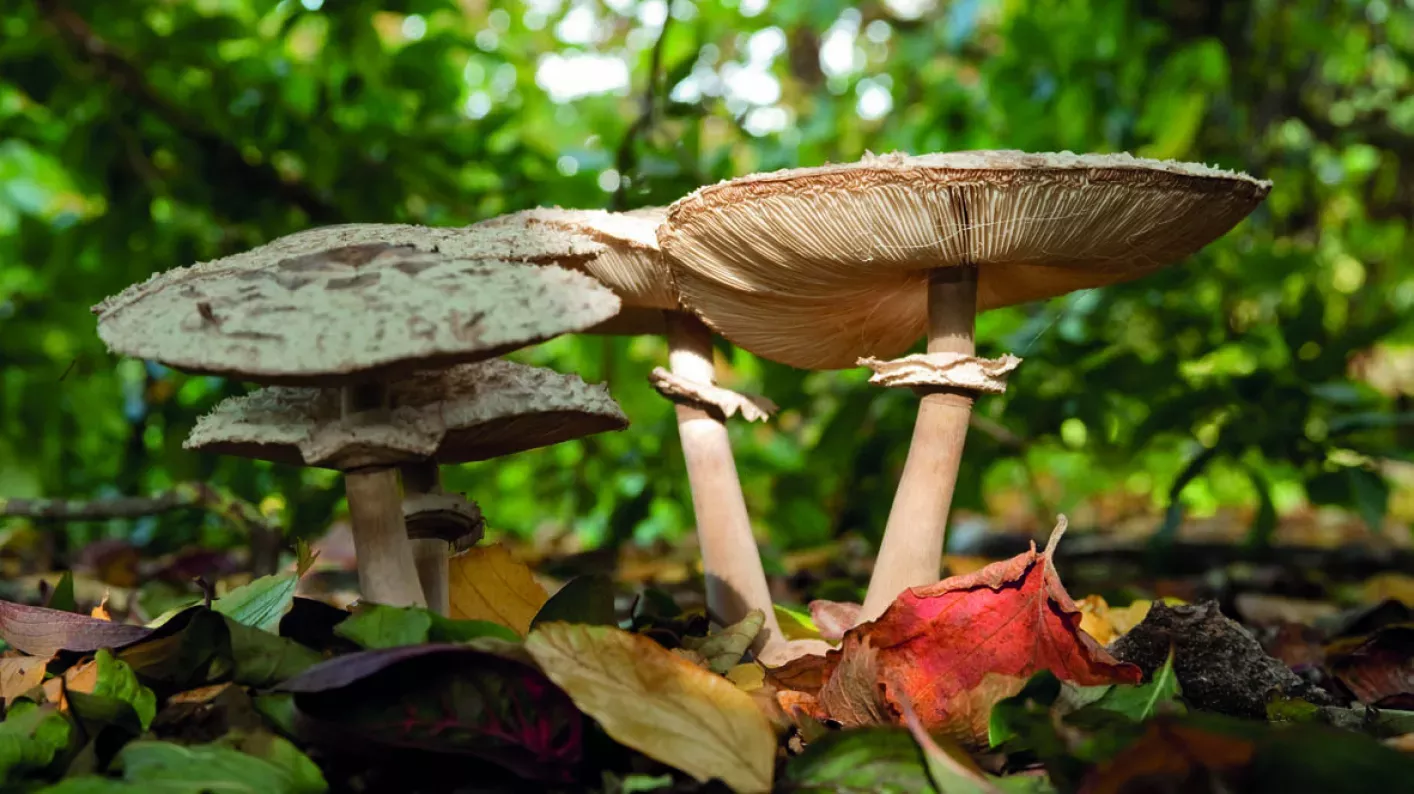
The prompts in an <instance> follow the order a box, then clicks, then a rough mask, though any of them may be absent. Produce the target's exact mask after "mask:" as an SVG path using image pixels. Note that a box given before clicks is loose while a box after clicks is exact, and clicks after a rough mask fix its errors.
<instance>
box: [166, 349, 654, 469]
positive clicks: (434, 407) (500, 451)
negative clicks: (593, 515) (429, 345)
mask: <svg viewBox="0 0 1414 794" xmlns="http://www.w3.org/2000/svg"><path fill="white" fill-rule="evenodd" d="M388 394H389V400H390V404H391V406H392V410H391V413H390V415H389V418H388V419H387V421H386V422H384V423H381V424H369V423H368V422H367V421H366V420H365V419H364V418H363V417H359V416H354V417H350V418H349V419H347V420H346V419H344V418H342V417H341V413H340V397H339V392H338V390H336V389H318V388H308V387H294V386H270V387H266V388H263V389H257V390H256V391H253V392H251V393H250V394H245V395H241V396H239V397H231V398H228V399H226V400H223V401H222V402H221V403H220V404H218V405H217V406H216V408H215V410H213V411H212V412H211V413H209V414H207V415H206V416H203V417H202V418H201V419H200V421H198V422H197V424H196V427H195V428H193V430H192V432H191V435H190V436H188V437H187V440H186V442H185V443H184V444H183V446H184V447H185V448H186V449H197V450H201V451H204V452H215V453H218V454H222V455H236V456H239V457H246V458H256V459H258V460H269V461H275V462H277V463H290V464H294V465H305V466H317V467H321V468H329V469H339V470H348V469H353V468H358V467H361V466H374V465H397V464H401V463H411V462H415V461H422V460H427V459H432V460H434V461H436V462H437V463H442V464H449V463H466V462H469V461H477V460H489V459H491V458H499V457H501V456H503V455H511V454H514V453H516V452H522V451H524V450H528V449H536V448H538V447H544V446H550V445H552V444H559V443H560V442H563V441H570V440H572V439H576V438H581V437H583V436H588V435H593V434H595V433H602V432H605V431H608V430H622V429H623V428H625V427H627V426H628V418H627V417H625V416H624V413H623V411H622V410H620V409H619V406H618V403H616V402H614V399H613V398H612V397H610V396H609V390H608V389H607V388H606V387H604V386H602V385H590V384H586V383H585V382H584V381H583V380H581V379H580V378H579V376H577V375H564V374H561V373H558V372H555V371H553V370H548V369H544V368H541V367H532V366H527V365H525V364H517V363H514V362H511V361H506V360H504V359H491V360H489V361H481V362H476V363H472V364H459V365H456V366H453V367H450V368H448V369H445V370H438V371H428V372H418V373H416V374H414V375H412V376H411V377H409V378H407V379H405V380H400V381H396V382H394V383H391V384H389V385H388Z"/></svg>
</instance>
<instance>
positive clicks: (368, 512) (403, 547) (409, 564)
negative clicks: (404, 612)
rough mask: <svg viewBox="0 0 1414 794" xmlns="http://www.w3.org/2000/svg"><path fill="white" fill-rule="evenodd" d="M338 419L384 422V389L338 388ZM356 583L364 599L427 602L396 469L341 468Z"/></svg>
mask: <svg viewBox="0 0 1414 794" xmlns="http://www.w3.org/2000/svg"><path fill="white" fill-rule="evenodd" d="M342 397H343V417H344V418H345V419H348V418H351V417H354V416H358V417H360V419H363V420H367V421H370V422H377V421H384V420H385V419H386V416H387V413H388V392H387V390H386V389H385V388H384V387H383V386H382V385H381V384H377V383H372V384H358V385H351V386H345V387H344V388H343V394H342ZM344 490H345V492H346V493H347V495H348V499H349V523H350V524H351V525H352V530H353V540H354V552H355V553H356V554H357V556H358V586H359V591H360V592H361V593H362V596H363V598H364V599H366V600H368V601H372V602H374V603H378V604H387V605H389V606H419V607H421V606H427V602H426V600H425V599H424V598H423V596H422V586H421V585H420V584H419V583H418V579H417V565H416V563H415V562H414V560H413V556H412V544H411V542H409V541H408V535H407V526H406V524H404V522H403V505H402V501H403V498H402V493H401V490H400V489H399V487H398V473H397V470H395V469H393V468H390V467H387V466H370V467H367V468H360V469H353V470H351V471H346V472H344Z"/></svg>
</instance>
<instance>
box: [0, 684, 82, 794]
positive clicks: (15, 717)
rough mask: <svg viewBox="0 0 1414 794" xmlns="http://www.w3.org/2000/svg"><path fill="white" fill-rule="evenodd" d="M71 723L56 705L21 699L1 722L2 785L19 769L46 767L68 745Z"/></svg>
mask: <svg viewBox="0 0 1414 794" xmlns="http://www.w3.org/2000/svg"><path fill="white" fill-rule="evenodd" d="M71 729H72V725H71V724H70V723H69V721H68V720H67V719H65V718H64V715H62V714H60V713H59V711H58V709H56V708H55V707H54V706H48V705H39V704H37V703H30V702H29V701H23V700H22V701H20V702H18V703H16V704H15V705H14V707H12V708H11V709H10V710H9V711H8V712H7V713H6V714H5V719H4V721H3V722H0V784H4V783H12V782H16V781H12V780H11V779H10V776H11V774H12V773H14V772H17V771H27V770H37V769H44V768H45V767H48V766H49V765H50V764H52V763H53V762H54V756H55V754H56V753H58V752H59V750H62V749H63V748H64V747H66V746H67V745H68V744H69V734H70V731H71Z"/></svg>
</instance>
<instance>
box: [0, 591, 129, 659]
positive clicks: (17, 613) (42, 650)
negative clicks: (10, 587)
mask: <svg viewBox="0 0 1414 794" xmlns="http://www.w3.org/2000/svg"><path fill="white" fill-rule="evenodd" d="M151 633H152V629H149V628H147V627H145V626H129V625H126V624H123V623H110V622H109V621H106V620H98V619H97V618H91V617H88V616H87V615H75V614H74V613H72V612H64V611H62V610H58V609H45V608H44V607H32V606H27V605H25V604H16V603H13V602H10V601H0V638H4V640H5V641H6V642H8V643H10V645H12V646H14V647H15V648H18V649H20V650H22V651H24V652H25V653H27V654H29V655H30V656H53V655H54V654H56V653H58V652H59V651H76V652H79V653H92V652H94V651H96V650H98V649H99V648H121V647H123V646H124V645H127V644H129V643H133V642H136V641H138V640H140V639H142V638H144V637H146V636H147V635H149V634H151Z"/></svg>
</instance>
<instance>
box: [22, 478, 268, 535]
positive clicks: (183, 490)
mask: <svg viewBox="0 0 1414 794" xmlns="http://www.w3.org/2000/svg"><path fill="white" fill-rule="evenodd" d="M182 509H198V510H204V511H206V512H208V513H212V514H215V515H218V516H220V517H221V518H224V519H225V520H227V521H229V522H230V523H231V524H233V525H235V526H236V527H237V528H239V529H242V530H244V531H247V532H249V531H251V530H252V529H271V527H270V524H269V522H268V521H267V520H266V518H265V516H263V515H261V513H260V510H259V509H258V508H257V507H256V506H255V505H252V504H251V503H249V502H247V501H245V500H243V499H239V498H237V497H235V496H232V495H231V494H229V493H226V492H225V491H222V490H220V489H217V488H214V487H212V486H210V485H207V484H205V483H197V482H188V483H181V484H180V485H177V486H176V487H174V488H172V489H171V490H170V491H167V492H166V493H162V494H158V495H157V496H117V497H110V498H102V499H90V500H68V499H5V498H0V517H9V518H33V519H38V520H42V521H106V520H109V519H113V518H143V517H146V516H155V515H161V514H162V513H170V512H172V511H174V510H182Z"/></svg>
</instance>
